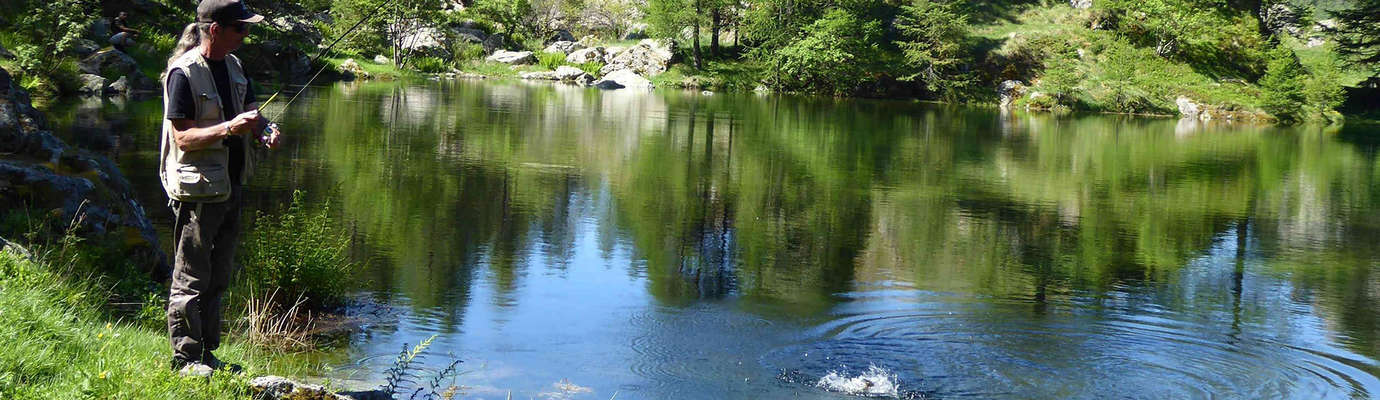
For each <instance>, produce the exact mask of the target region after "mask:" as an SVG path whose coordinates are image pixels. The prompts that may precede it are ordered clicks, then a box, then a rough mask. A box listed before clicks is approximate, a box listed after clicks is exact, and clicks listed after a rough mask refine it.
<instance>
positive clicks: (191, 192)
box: [177, 164, 230, 199]
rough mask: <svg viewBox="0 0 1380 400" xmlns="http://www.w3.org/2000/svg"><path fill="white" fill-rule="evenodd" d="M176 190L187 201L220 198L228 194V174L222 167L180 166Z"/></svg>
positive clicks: (214, 165)
mask: <svg viewBox="0 0 1380 400" xmlns="http://www.w3.org/2000/svg"><path fill="white" fill-rule="evenodd" d="M177 189H178V191H181V192H182V194H183V195H184V196H186V197H187V198H189V199H193V198H208V197H218V196H222V195H224V194H226V193H230V174H229V171H226V168H225V166H224V165H216V164H209V165H196V164H184V165H180V166H178V167H177Z"/></svg>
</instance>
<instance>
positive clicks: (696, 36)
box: [690, 0, 704, 69]
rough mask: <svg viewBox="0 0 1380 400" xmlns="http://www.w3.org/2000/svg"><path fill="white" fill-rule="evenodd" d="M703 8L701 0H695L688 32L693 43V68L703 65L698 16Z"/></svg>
mask: <svg viewBox="0 0 1380 400" xmlns="http://www.w3.org/2000/svg"><path fill="white" fill-rule="evenodd" d="M703 8H704V7H703V0H695V18H694V21H693V22H694V23H693V24H692V27H693V28H692V30H691V32H690V37H691V38H693V43H694V44H695V69H700V68H703V67H704V63H702V62H701V61H700V16H701V15H704V10H703Z"/></svg>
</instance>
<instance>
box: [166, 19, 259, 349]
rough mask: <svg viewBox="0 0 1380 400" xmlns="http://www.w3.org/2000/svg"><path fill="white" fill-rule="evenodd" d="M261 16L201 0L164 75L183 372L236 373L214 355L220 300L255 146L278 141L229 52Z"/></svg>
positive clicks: (174, 312) (172, 332) (175, 305)
mask: <svg viewBox="0 0 1380 400" xmlns="http://www.w3.org/2000/svg"><path fill="white" fill-rule="evenodd" d="M262 20H263V16H262V15H258V14H255V13H253V12H251V11H249V9H248V8H246V7H245V5H244V3H242V2H241V0H201V3H200V4H199V5H198V6H197V20H196V22H193V23H191V24H188V25H187V27H186V28H185V29H184V30H183V32H182V36H181V38H180V39H179V42H178V43H177V46H176V47H175V48H174V49H173V53H172V55H171V57H169V59H168V69H167V71H166V72H165V73H164V75H163V78H164V81H163V85H164V86H163V90H164V92H163V110H164V118H165V119H164V121H163V134H162V139H161V143H160V147H161V148H160V151H159V177H160V178H161V179H162V183H163V189H164V191H166V192H167V194H168V198H169V200H170V201H169V205H170V206H171V207H172V211H173V214H174V215H176V222H175V223H174V226H173V253H174V257H173V275H172V289H171V293H170V294H169V298H168V335H169V336H170V339H171V343H172V350H173V360H172V366H173V369H174V370H178V371H179V373H180V374H182V375H184V376H203V377H204V376H210V375H211V374H212V372H213V371H215V370H218V369H229V370H231V371H236V370H238V366H233V365H231V366H228V368H227V365H226V364H224V363H223V362H221V360H219V359H217V358H216V356H215V354H213V352H214V351H215V350H216V348H217V347H218V346H219V345H220V334H221V312H222V308H223V307H222V306H221V297H222V295H223V294H224V293H225V289H226V288H227V287H228V286H229V284H230V278H231V276H232V272H233V269H232V268H233V263H234V258H235V248H236V247H237V245H238V243H237V242H238V240H237V236H238V235H239V232H240V206H241V203H243V187H244V184H245V183H247V182H248V181H249V173H250V170H251V168H252V167H253V165H252V164H253V156H252V153H253V152H252V149H251V146H253V145H256V144H257V145H262V146H264V147H267V148H269V149H272V148H274V147H276V146H277V145H278V142H279V137H278V132H277V130H276V129H267V128H269V123H268V121H267V120H266V119H265V118H263V117H261V116H259V113H258V110H257V108H258V107H257V103H256V102H255V100H254V91H253V89H252V88H251V86H250V85H249V83H250V82H249V79H248V78H247V77H245V74H244V70H243V67H242V65H241V64H240V60H239V59H238V58H236V57H235V56H234V55H231V54H230V52H232V51H234V50H235V49H237V48H239V46H240V45H241V44H243V43H244V38H245V37H246V36H248V35H249V28H250V26H251V24H255V23H258V22H259V21H262ZM265 130H267V135H263V136H261V135H262V132H264V131H265Z"/></svg>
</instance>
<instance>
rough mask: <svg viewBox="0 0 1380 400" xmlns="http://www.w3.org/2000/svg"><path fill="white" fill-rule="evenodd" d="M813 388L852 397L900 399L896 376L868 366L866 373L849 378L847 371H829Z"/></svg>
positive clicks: (884, 370) (898, 383) (885, 370)
mask: <svg viewBox="0 0 1380 400" xmlns="http://www.w3.org/2000/svg"><path fill="white" fill-rule="evenodd" d="M815 386H816V387H819V388H822V389H824V390H828V391H831V392H840V393H847V394H851V395H854V396H864V397H890V398H900V397H901V396H900V390H899V388H898V387H899V386H900V381H898V380H897V379H896V374H895V373H892V372H891V371H888V370H887V369H886V368H882V367H878V366H876V365H871V366H868V367H867V371H864V372H863V373H861V374H858V375H856V376H849V374H848V372H847V371H844V372H842V373H840V372H839V371H829V374H827V375H824V377H823V378H819V382H815Z"/></svg>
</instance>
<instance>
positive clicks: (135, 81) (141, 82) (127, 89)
mask: <svg viewBox="0 0 1380 400" xmlns="http://www.w3.org/2000/svg"><path fill="white" fill-rule="evenodd" d="M108 89H109V91H110V92H113V93H118V94H121V95H125V96H138V95H143V94H154V93H157V92H158V91H159V87H158V82H157V81H154V80H153V79H152V78H149V77H147V76H144V74H141V73H138V72H135V73H132V74H129V75H125V76H122V77H120V79H116V80H115V82H112V83H111V84H110V87H109V88H108Z"/></svg>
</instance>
